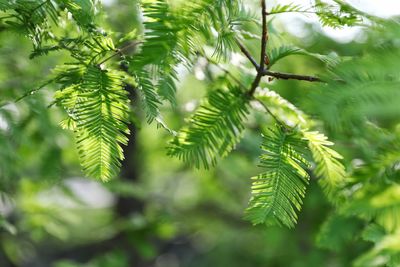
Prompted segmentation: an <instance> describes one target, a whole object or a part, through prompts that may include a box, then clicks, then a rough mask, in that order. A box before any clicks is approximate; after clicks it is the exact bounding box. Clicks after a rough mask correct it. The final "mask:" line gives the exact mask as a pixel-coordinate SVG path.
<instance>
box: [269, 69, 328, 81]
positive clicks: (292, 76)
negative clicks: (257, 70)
mask: <svg viewBox="0 0 400 267" xmlns="http://www.w3.org/2000/svg"><path fill="white" fill-rule="evenodd" d="M262 75H263V76H270V77H274V78H277V79H282V80H299V81H307V82H325V81H323V80H322V79H320V78H318V77H314V76H308V75H297V74H291V73H284V72H275V71H270V70H264V71H263V72H262Z"/></svg>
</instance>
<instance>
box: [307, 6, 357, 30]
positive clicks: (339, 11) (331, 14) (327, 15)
mask: <svg viewBox="0 0 400 267" xmlns="http://www.w3.org/2000/svg"><path fill="white" fill-rule="evenodd" d="M334 2H336V5H332V4H328V3H326V2H324V1H322V0H316V1H315V9H316V13H317V15H318V17H319V19H320V22H321V24H322V25H323V26H329V27H332V28H341V27H343V26H355V25H358V24H360V23H361V22H362V21H363V17H362V15H361V14H360V13H359V12H357V10H355V9H354V8H352V7H351V6H350V5H348V4H345V3H344V2H343V1H338V0H336V1H334Z"/></svg>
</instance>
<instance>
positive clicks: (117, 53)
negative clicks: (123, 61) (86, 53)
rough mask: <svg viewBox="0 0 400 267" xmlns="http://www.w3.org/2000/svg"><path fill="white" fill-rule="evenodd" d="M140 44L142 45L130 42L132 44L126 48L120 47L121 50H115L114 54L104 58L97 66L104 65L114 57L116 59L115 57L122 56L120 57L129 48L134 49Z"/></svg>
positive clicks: (138, 42)
mask: <svg viewBox="0 0 400 267" xmlns="http://www.w3.org/2000/svg"><path fill="white" fill-rule="evenodd" d="M140 43H142V42H140V41H137V42H132V43H130V44H128V45H127V46H124V47H122V48H120V49H117V50H115V53H114V54H112V55H111V56H109V57H107V58H105V59H104V60H103V61H101V62H100V63H99V64H98V65H99V66H100V65H102V64H104V63H106V62H107V61H109V60H110V59H112V58H114V57H116V56H118V55H120V56H122V55H123V52H124V51H125V50H127V49H128V48H131V47H135V46H137V45H138V44H140Z"/></svg>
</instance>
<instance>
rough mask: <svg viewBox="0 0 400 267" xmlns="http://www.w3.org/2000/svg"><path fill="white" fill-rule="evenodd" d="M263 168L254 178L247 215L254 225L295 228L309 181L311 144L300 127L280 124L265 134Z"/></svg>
mask: <svg viewBox="0 0 400 267" xmlns="http://www.w3.org/2000/svg"><path fill="white" fill-rule="evenodd" d="M262 149H263V150H264V152H265V153H264V154H263V155H262V156H261V164H260V167H261V168H263V169H265V172H264V173H262V174H260V175H258V176H256V177H254V178H253V185H252V198H251V200H250V203H249V208H248V209H247V210H246V218H247V219H248V220H250V221H251V222H252V223H253V224H260V223H265V224H267V225H285V226H287V227H289V228H292V227H294V225H295V224H296V222H297V212H298V211H300V209H301V205H302V202H303V197H304V195H305V191H306V187H307V185H308V182H309V175H308V173H307V169H308V168H309V167H310V163H309V161H308V160H307V159H306V155H307V144H306V142H304V140H302V137H301V135H300V134H299V132H298V131H296V130H293V131H291V130H288V129H285V128H283V127H279V126H278V127H277V128H276V129H275V130H270V131H269V133H268V135H267V136H264V143H263V145H262Z"/></svg>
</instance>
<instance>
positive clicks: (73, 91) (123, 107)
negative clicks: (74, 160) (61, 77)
mask: <svg viewBox="0 0 400 267" xmlns="http://www.w3.org/2000/svg"><path fill="white" fill-rule="evenodd" d="M122 80H123V77H121V75H120V73H114V72H113V71H107V70H101V69H100V68H98V67H95V66H90V67H88V68H87V70H86V71H85V73H84V74H83V76H82V81H81V82H80V83H78V84H74V85H71V86H70V87H67V88H65V89H64V90H62V91H61V92H60V93H59V95H58V99H60V103H61V104H62V105H63V106H64V107H65V109H66V110H67V113H68V114H69V115H70V120H71V119H72V120H73V122H71V121H69V123H73V126H72V128H73V129H74V131H75V135H76V139H77V146H78V151H79V156H80V161H81V164H82V167H83V170H84V171H85V173H86V174H87V175H88V176H91V177H95V178H98V179H102V180H103V181H107V180H109V179H110V178H113V177H115V176H116V175H117V174H118V171H119V167H120V166H121V163H120V161H121V160H122V159H123V151H122V147H121V145H126V144H127V140H128V138H127V134H129V130H128V127H127V123H128V113H129V100H128V97H127V92H126V91H124V88H123V83H122Z"/></svg>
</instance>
